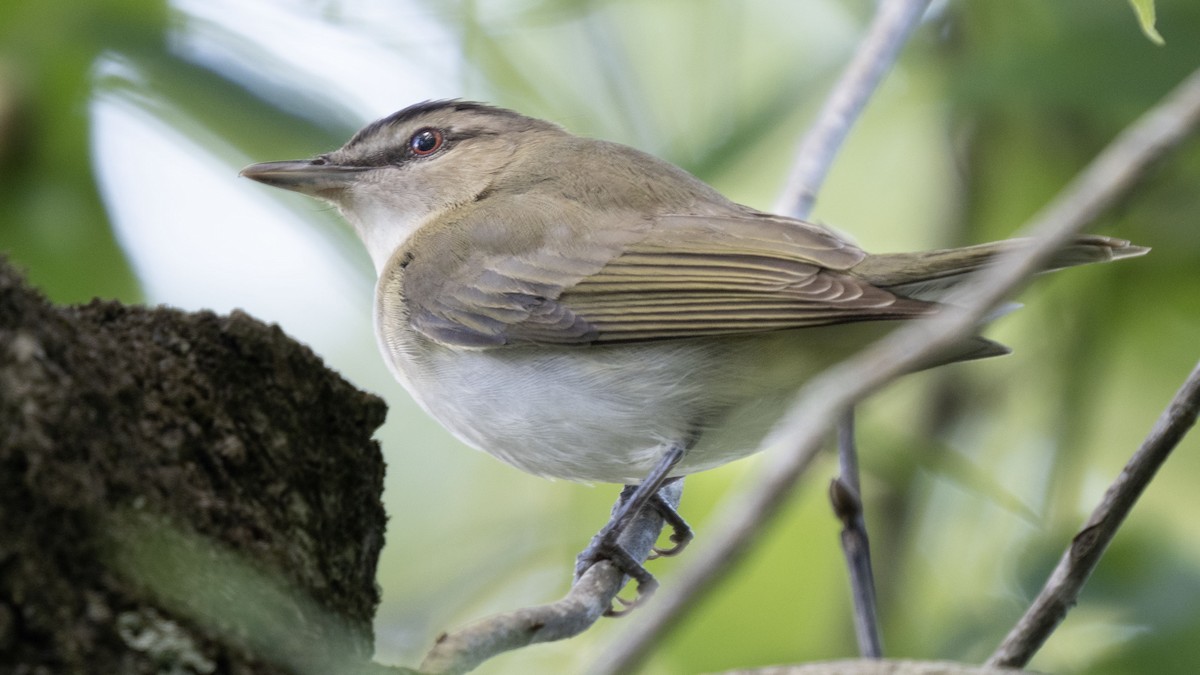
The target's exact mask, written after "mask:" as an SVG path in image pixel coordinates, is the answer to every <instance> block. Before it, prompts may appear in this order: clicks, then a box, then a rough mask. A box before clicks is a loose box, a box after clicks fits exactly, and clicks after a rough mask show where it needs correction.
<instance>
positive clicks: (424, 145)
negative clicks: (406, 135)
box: [408, 129, 445, 157]
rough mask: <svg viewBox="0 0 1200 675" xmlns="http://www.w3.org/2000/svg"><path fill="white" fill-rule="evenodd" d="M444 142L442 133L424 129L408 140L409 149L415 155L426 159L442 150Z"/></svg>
mask: <svg viewBox="0 0 1200 675" xmlns="http://www.w3.org/2000/svg"><path fill="white" fill-rule="evenodd" d="M444 140H445V139H444V138H443V136H442V132H440V131H438V130H437V129H422V130H420V131H418V132H417V133H415V134H413V135H412V138H410V139H409V140H408V147H409V148H411V149H412V153H413V154H414V155H416V156H418V157H425V156H428V155H432V154H433V153H435V152H437V151H438V150H439V149H441V147H442V142H443V141H444Z"/></svg>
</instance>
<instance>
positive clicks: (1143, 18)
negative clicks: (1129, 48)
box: [1129, 0, 1166, 45]
mask: <svg viewBox="0 0 1200 675" xmlns="http://www.w3.org/2000/svg"><path fill="white" fill-rule="evenodd" d="M1129 5H1130V6H1131V7H1133V11H1134V13H1135V14H1137V20H1138V24H1139V25H1140V26H1141V27H1142V32H1143V33H1145V34H1146V37H1148V38H1150V41H1151V42H1153V43H1154V44H1156V45H1162V44H1166V41H1165V40H1163V37H1162V36H1161V35H1159V34H1158V29H1157V28H1155V27H1154V21H1155V18H1154V0H1129Z"/></svg>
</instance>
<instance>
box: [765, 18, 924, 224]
mask: <svg viewBox="0 0 1200 675" xmlns="http://www.w3.org/2000/svg"><path fill="white" fill-rule="evenodd" d="M928 5H929V0H883V1H882V2H880V3H879V10H878V11H877V12H876V13H875V16H874V18H873V19H872V20H871V25H870V26H868V27H867V34H866V35H865V36H864V37H863V40H862V42H861V43H859V47H858V50H857V51H856V52H855V53H854V58H852V59H851V60H850V63H849V64H847V65H846V70H844V71H843V72H842V76H841V78H839V79H838V82H837V84H836V85H834V88H833V91H831V92H830V94H829V98H828V99H826V100H825V105H824V106H822V108H821V112H820V113H818V114H817V119H816V121H815V122H814V123H813V125H812V127H810V128H809V130H808V133H806V134H805V135H804V138H803V139H801V141H800V145H799V146H798V147H797V149H796V163H795V164H793V165H792V170H791V172H790V173H789V174H788V180H787V183H786V184H785V185H784V188H783V194H781V195H780V197H779V201H777V202H776V203H775V212H776V213H782V214H786V215H789V216H791V217H793V218H807V217H808V214H809V212H811V211H812V207H813V202H815V201H816V199H817V191H818V190H820V189H821V184H822V183H824V182H825V176H826V175H827V174H828V173H829V167H830V166H832V165H833V160H834V157H836V156H837V152H838V150H839V149H840V148H841V147H842V143H843V142H844V141H845V140H846V136H847V135H848V134H849V133H850V127H851V126H853V124H854V122H855V121H856V120H857V119H858V116H859V115H860V114H862V111H863V108H865V107H866V105H867V101H868V100H869V99H870V98H871V94H873V93H875V89H877V88H878V87H879V82H880V81H881V80H883V76H884V75H886V74H887V72H888V70H889V69H891V67H892V64H893V63H895V62H896V57H897V55H899V53H900V48H901V47H903V46H904V43H905V42H907V41H908V36H909V35H910V34H911V33H912V31H913V29H914V28H916V26H917V22H918V21H919V20H920V19H921V15H922V14H924V13H925V8H926V7H927V6H928Z"/></svg>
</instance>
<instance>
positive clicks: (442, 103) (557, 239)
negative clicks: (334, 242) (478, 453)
mask: <svg viewBox="0 0 1200 675" xmlns="http://www.w3.org/2000/svg"><path fill="white" fill-rule="evenodd" d="M241 175H242V176H245V177H247V178H250V179H253V180H255V181H258V182H260V183H264V184H266V185H269V186H273V187H277V188H282V189H285V190H291V191H294V192H299V193H302V194H306V195H309V196H312V197H315V198H317V199H320V200H323V201H325V202H328V203H331V204H333V205H334V206H335V207H337V209H338V210H339V211H340V212H341V213H342V215H343V216H344V217H345V219H346V220H347V221H348V222H349V223H350V225H351V226H352V227H353V229H354V231H355V232H356V233H357V235H358V237H359V238H360V239H361V240H362V242H363V244H364V245H365V247H366V250H367V252H368V254H369V256H370V258H371V261H372V264H373V265H374V267H375V271H376V272H377V274H378V282H377V284H376V287H375V298H374V324H375V332H376V336H377V338H378V343H379V347H380V351H381V354H382V356H383V359H384V361H385V362H386V364H387V366H388V367H389V369H390V370H391V372H392V374H393V375H394V376H395V378H396V379H397V380H398V381H399V382H400V383H401V384H402V385H403V387H404V388H405V389H406V390H407V391H408V393H409V394H410V395H411V396H412V398H413V399H414V400H415V401H416V402H417V403H418V404H419V405H420V406H421V407H422V408H423V409H424V410H425V411H426V412H427V413H428V414H429V415H431V416H432V417H433V418H434V419H436V420H437V421H438V422H439V423H441V424H442V425H443V426H444V427H445V428H446V429H448V430H449V431H450V432H451V433H452V434H454V435H455V436H456V437H457V438H459V439H461V440H462V441H463V442H464V443H466V444H467V445H469V446H472V447H474V448H477V449H480V450H483V451H486V452H488V453H490V454H491V455H493V456H495V457H497V458H498V459H500V460H502V461H504V462H506V463H508V464H511V465H512V466H515V467H517V468H518V469H521V470H524V471H527V472H529V473H533V474H536V475H539V476H545V477H549V478H558V479H567V480H572V481H579V482H586V483H617V484H623V485H625V486H627V488H626V489H625V490H623V491H622V493H621V494H622V496H621V499H620V500H619V501H618V508H617V509H615V510H614V514H613V517H612V519H611V520H610V521H609V523H608V524H607V525H605V527H604V528H603V529H602V530H601V531H600V533H599V534H597V535H596V537H595V538H593V540H592V542H591V544H589V547H588V549H586V550H585V551H584V553H583V554H581V556H580V560H579V563H578V565H577V568H576V573H577V576H578V575H579V574H580V573H582V571H583V570H585V569H586V568H587V567H588V566H590V565H591V564H594V563H595V562H596V561H598V560H602V559H608V560H612V561H613V562H614V563H615V564H617V565H618V567H619V568H620V569H622V570H623V571H624V572H625V573H626V574H628V575H629V576H630V577H631V578H633V579H634V580H636V581H637V583H638V599H636V600H634V601H630V602H628V603H626V604H629V605H631V606H632V605H636V604H637V603H639V602H641V601H642V599H644V598H645V597H646V596H648V595H649V593H650V592H651V591H652V589H653V587H654V585H655V581H654V578H653V576H652V575H651V574H650V573H649V572H647V571H646V570H645V568H644V567H643V566H642V565H641V564H640V563H639V562H638V561H636V560H634V559H633V558H632V557H631V556H629V555H628V554H627V553H626V552H625V551H624V550H623V549H621V547H620V546H619V545H618V544H617V539H618V538H619V536H620V533H621V530H622V529H623V528H624V526H625V524H626V523H628V521H629V520H630V518H631V516H632V515H633V514H636V513H638V512H639V511H640V510H641V509H644V508H648V507H649V508H654V509H656V510H658V511H659V512H660V513H661V514H663V516H664V517H665V518H667V521H668V522H669V523H671V524H672V526H673V527H674V529H675V533H674V534H673V535H672V540H673V541H675V542H676V543H675V546H673V547H671V548H664V549H657V550H658V551H659V552H660V553H663V554H674V553H677V552H678V551H679V550H680V549H681V548H682V546H683V545H684V544H685V543H686V542H687V540H689V539H690V537H691V534H690V530H689V529H688V528H687V525H686V522H685V521H684V520H683V519H682V518H681V517H680V516H679V515H678V514H676V513H675V512H674V510H673V509H672V508H671V506H670V505H668V504H666V502H665V500H663V499H662V498H661V497H660V496H659V495H658V491H659V489H661V487H662V486H663V485H664V484H665V483H666V482H668V481H671V480H675V479H677V478H680V477H682V476H685V475H688V474H691V473H694V472H697V471H704V470H707V469H712V468H714V467H718V466H721V465H723V464H726V463H728V462H730V461H733V460H736V459H739V458H742V457H745V456H747V455H749V454H751V453H752V452H754V451H755V450H756V449H758V447H759V444H760V441H761V440H762V439H763V438H764V436H765V435H766V434H767V433H768V432H769V431H770V429H771V428H772V425H773V424H774V423H775V422H776V421H777V420H778V419H779V418H780V417H781V416H782V415H783V413H784V411H785V409H786V407H787V406H788V404H789V403H790V402H791V401H792V399H793V397H794V395H795V393H796V392H797V391H798V390H799V388H800V387H801V386H803V385H804V383H805V382H807V381H808V380H809V379H811V378H812V377H813V376H814V375H816V374H817V373H819V372H820V371H821V370H823V369H824V368H826V367H828V366H829V365H831V364H833V363H835V362H837V361H839V360H841V359H844V358H846V357H848V356H850V355H852V354H853V353H854V352H855V351H857V350H860V349H862V348H863V347H864V346H866V345H867V344H869V343H870V342H872V341H873V340H876V339H878V338H879V337H881V336H883V335H885V334H886V333H887V332H888V331H889V330H891V329H892V328H894V326H896V325H897V324H899V323H905V322H909V321H914V320H919V319H921V318H922V317H928V316H932V315H934V314H937V313H938V312H939V311H940V310H941V309H943V308H945V307H946V304H945V301H946V299H947V296H948V294H949V293H951V292H952V291H953V290H954V288H955V287H956V286H958V285H959V284H961V283H962V282H963V281H965V280H967V279H969V278H970V276H971V273H973V272H975V271H977V270H979V269H981V268H983V267H986V266H987V265H988V264H989V263H990V262H991V261H993V260H994V259H995V258H996V256H997V255H999V254H1001V253H1003V252H1005V251H1008V250H1010V249H1012V248H1013V247H1015V246H1019V245H1021V244H1020V242H1019V241H1017V240H1007V241H1000V242H993V243H987V244H979V245H975V246H968V247H961V248H951V249H943V250H938V251H925V252H920V253H896V254H869V253H867V252H865V251H864V250H863V249H861V248H859V247H858V246H857V245H856V244H854V243H852V242H851V241H850V240H849V239H848V238H847V237H845V236H843V235H841V234H840V233H838V232H837V231H835V230H833V229H832V228H829V227H825V226H823V225H820V224H816V223H812V222H806V221H802V220H798V219H794V218H788V217H784V216H779V215H774V214H770V213H765V212H763V211H760V210H757V209H754V208H751V207H748V206H744V205H741V204H738V203H735V202H733V201H731V200H729V199H727V198H726V197H725V196H723V195H722V194H720V193H719V192H717V191H716V190H715V189H713V188H712V187H710V186H709V185H707V184H706V183H704V182H702V181H701V180H699V179H698V178H696V177H694V176H693V175H691V174H689V173H688V172H686V171H684V170H683V169H681V168H679V167H677V166H675V165H673V164H671V163H669V162H666V161H664V160H661V159H658V158H656V157H654V156H652V155H650V154H647V153H644V152H642V151H640V150H637V149H634V148H632V147H629V146H626V145H622V144H618V143H613V142H609V141H604V140H598V139H592V138H585V137H582V136H578V135H575V134H572V133H570V132H568V131H567V130H565V129H564V128H562V127H560V126H558V125H557V124H554V123H552V122H549V121H545V120H541V119H537V118H533V117H529V116H525V115H522V114H520V113H518V112H515V111H512V110H508V109H505V108H500V107H495V106H491V105H487V104H483V103H477V102H472V101H464V100H458V99H454V100H437V101H425V102H422V103H417V104H415V105H411V106H409V107H407V108H405V109H403V110H400V111H399V112H396V113H394V114H392V115H389V116H387V117H384V118H382V119H380V120H378V121H375V122H373V123H371V124H369V125H368V126H366V127H364V128H363V129H361V130H360V131H358V132H357V133H356V134H354V135H353V137H352V138H351V139H350V140H349V141H348V142H347V143H346V144H345V145H343V146H342V147H341V148H339V149H337V150H334V151H332V152H327V153H325V154H320V155H317V156H315V157H313V158H311V159H306V160H292V161H283V162H264V163H259V164H253V165H251V166H248V167H246V168H245V169H243V170H242V172H241ZM1148 250H1149V249H1147V248H1144V247H1140V246H1135V245H1133V244H1131V243H1130V242H1128V241H1125V240H1121V239H1116V238H1111V237H1103V236H1096V235H1083V236H1080V237H1078V238H1076V239H1075V240H1074V241H1073V242H1072V243H1070V244H1069V245H1068V246H1066V247H1065V248H1063V249H1062V250H1061V251H1059V252H1058V254H1057V255H1056V256H1055V257H1054V258H1053V259H1052V260H1051V261H1050V262H1049V263H1048V265H1047V266H1046V270H1047V271H1048V270H1052V269H1059V268H1064V267H1071V266H1075V265H1083V264H1088V263H1095V262H1105V261H1110V260H1118V259H1122V258H1128V257H1133V256H1139V255H1142V254H1144V253H1146V252H1147V251H1148ZM1007 352H1008V349H1007V348H1006V347H1004V346H1002V345H1000V344H998V343H996V342H993V341H991V340H989V339H987V338H985V337H982V336H979V335H975V336H973V337H971V338H969V339H966V340H964V341H962V342H961V343H960V344H959V345H957V346H955V347H954V348H953V349H950V350H948V351H946V352H945V353H943V354H940V355H938V357H937V358H936V359H934V360H933V361H931V362H930V363H927V364H923V367H932V366H937V365H942V364H947V363H952V362H957V361H965V360H971V359H979V358H987V357H992V356H998V355H1001V354H1004V353H1007ZM613 613H619V612H616V611H615V610H614V611H613Z"/></svg>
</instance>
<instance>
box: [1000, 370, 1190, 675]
mask: <svg viewBox="0 0 1200 675" xmlns="http://www.w3.org/2000/svg"><path fill="white" fill-rule="evenodd" d="M1197 414H1200V363H1197V364H1196V367H1195V369H1193V370H1192V373H1191V375H1189V376H1188V379H1187V380H1186V381H1185V382H1184V383H1183V386H1182V387H1180V389H1179V391H1178V392H1177V393H1176V394H1175V398H1174V399H1173V400H1172V401H1171V404H1170V405H1169V406H1167V409H1166V410H1164V411H1163V413H1162V415H1160V416H1159V418H1158V421H1157V422H1155V424H1154V428H1153V429H1151V431H1150V435H1149V436H1147V437H1146V440H1145V441H1143V442H1142V446H1141V447H1140V448H1138V450H1137V452H1136V453H1134V455H1133V457H1132V458H1130V460H1129V463H1128V464H1126V465H1125V468H1124V470H1122V471H1121V475H1119V476H1117V479H1116V480H1115V481H1114V482H1113V484H1112V485H1111V486H1109V488H1108V491H1107V492H1106V493H1104V499H1103V500H1102V501H1101V502H1100V505H1099V506H1097V507H1096V510H1095V511H1093V512H1092V516H1091V517H1090V518H1088V520H1087V523H1086V524H1084V526H1083V529H1081V530H1080V531H1079V534H1077V535H1075V538H1074V539H1072V540H1071V545H1070V546H1069V547H1067V550H1066V552H1064V553H1063V556H1062V558H1061V559H1060V560H1059V561H1058V566H1057V567H1055V568H1054V572H1053V573H1052V574H1051V575H1050V578H1049V579H1047V580H1046V585H1045V586H1044V587H1043V588H1042V591H1041V593H1039V594H1038V596H1037V598H1035V599H1034V601H1033V604H1031V605H1030V606H1029V609H1028V610H1026V612H1025V615H1024V616H1022V617H1021V620H1020V621H1018V622H1017V625H1016V626H1014V627H1013V629H1012V631H1010V632H1009V634H1008V635H1007V636H1006V637H1005V638H1004V642H1002V643H1001V644H1000V647H999V648H997V649H996V653H994V654H992V657H991V658H990V659H988V662H987V665H988V666H992V667H1000V668H1023V667H1024V666H1025V664H1027V663H1029V660H1030V659H1031V658H1033V655H1034V654H1035V653H1036V652H1037V650H1038V649H1040V648H1041V646H1042V645H1043V644H1045V642H1046V639H1047V638H1049V637H1050V634H1051V633H1053V632H1054V629H1055V628H1057V627H1058V625H1059V624H1060V623H1062V621H1063V619H1064V618H1066V616H1067V610H1069V609H1070V608H1071V607H1073V606H1074V605H1075V599H1076V598H1077V597H1078V596H1079V591H1080V590H1081V589H1082V588H1083V584H1084V582H1086V581H1087V580H1088V577H1090V576H1091V575H1092V571H1093V570H1095V569H1096V565H1097V564H1098V563H1099V562H1100V556H1102V555H1103V554H1104V551H1105V549H1107V548H1108V544H1109V543H1110V542H1111V541H1112V540H1113V537H1115V536H1116V534H1117V529H1118V528H1119V527H1120V526H1121V523H1122V522H1124V520H1125V516H1127V515H1129V511H1130V510H1131V509H1132V508H1133V505H1134V503H1135V502H1137V500H1138V498H1139V497H1140V496H1141V494H1142V492H1144V491H1145V489H1146V486H1147V485H1149V484H1150V480H1151V479H1152V478H1154V474H1155V473H1156V472H1157V471H1158V468H1159V467H1160V466H1162V464H1163V462H1165V461H1166V460H1167V457H1169V456H1170V454H1171V451H1172V450H1174V449H1175V446H1176V445H1178V444H1179V441H1180V440H1182V439H1183V437H1184V435H1185V434H1186V433H1187V431H1188V429H1190V428H1191V427H1192V426H1193V425H1194V424H1195V423H1196V416H1197Z"/></svg>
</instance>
